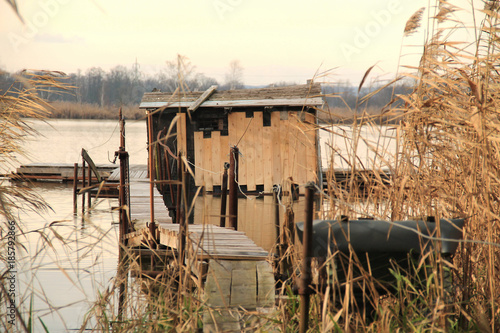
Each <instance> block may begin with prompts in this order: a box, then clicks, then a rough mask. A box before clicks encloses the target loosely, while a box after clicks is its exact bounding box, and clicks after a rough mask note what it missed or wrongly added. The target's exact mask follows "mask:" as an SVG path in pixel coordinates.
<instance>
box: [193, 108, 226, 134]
mask: <svg viewBox="0 0 500 333" xmlns="http://www.w3.org/2000/svg"><path fill="white" fill-rule="evenodd" d="M193 124H194V126H195V128H194V130H195V131H198V132H203V133H204V134H203V137H207V136H206V134H205V132H207V131H209V132H214V131H220V132H221V135H224V134H223V133H227V131H228V121H227V114H225V113H224V114H223V113H221V112H210V113H209V112H206V113H204V114H200V115H197V117H196V119H195V120H194V121H193ZM226 135H227V134H226Z"/></svg>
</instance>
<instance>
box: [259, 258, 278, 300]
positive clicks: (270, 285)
mask: <svg viewBox="0 0 500 333" xmlns="http://www.w3.org/2000/svg"><path fill="white" fill-rule="evenodd" d="M255 267H256V270H257V287H258V288H257V306H258V307H263V308H267V307H273V306H274V304H275V281H274V273H273V267H272V266H271V264H270V263H269V262H267V261H258V262H256V263H255Z"/></svg>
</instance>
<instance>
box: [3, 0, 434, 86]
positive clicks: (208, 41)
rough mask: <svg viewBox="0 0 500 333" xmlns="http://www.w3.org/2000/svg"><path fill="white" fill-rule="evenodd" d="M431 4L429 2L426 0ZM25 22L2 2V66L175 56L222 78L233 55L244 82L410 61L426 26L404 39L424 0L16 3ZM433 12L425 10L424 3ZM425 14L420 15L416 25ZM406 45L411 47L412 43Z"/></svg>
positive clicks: (156, 61)
mask: <svg viewBox="0 0 500 333" xmlns="http://www.w3.org/2000/svg"><path fill="white" fill-rule="evenodd" d="M432 2H433V1H431V3H432ZM18 4H19V7H20V11H21V13H22V16H23V18H24V21H25V24H23V23H21V22H20V20H19V19H18V18H17V16H16V15H15V14H14V12H13V10H12V9H11V8H10V7H9V6H8V5H7V4H6V2H5V1H4V0H0V50H1V52H0V68H2V69H4V70H7V71H17V70H20V69H23V68H30V69H49V70H60V71H64V72H66V73H72V72H76V71H77V70H78V69H80V70H82V71H85V70H87V69H88V68H90V67H93V66H99V67H102V68H103V69H105V70H109V69H110V68H112V67H114V66H116V65H124V66H127V67H130V66H132V64H133V63H134V62H135V61H136V59H137V61H138V63H139V64H140V66H141V69H142V71H144V72H145V73H146V74H150V75H152V74H154V73H155V72H157V71H158V70H160V69H161V68H162V67H164V66H165V62H166V61H168V60H174V59H175V58H176V56H177V54H181V55H184V56H187V57H188V58H189V59H190V61H191V63H192V64H194V65H196V68H197V70H198V71H199V72H202V73H204V74H205V75H207V76H211V77H214V78H216V79H217V80H219V81H221V82H222V81H223V80H224V74H225V73H226V72H227V70H228V67H229V63H230V61H231V60H235V59H237V60H239V61H240V63H241V65H242V66H243V67H244V82H245V83H246V84H248V85H260V84H267V83H271V82H278V81H291V82H296V83H305V81H306V79H308V78H311V77H313V75H314V74H315V72H316V71H318V70H319V71H320V72H321V71H324V70H328V69H331V68H335V70H333V71H332V75H330V76H329V80H330V81H335V80H350V81H351V83H353V84H357V83H359V81H360V80H361V77H362V76H363V73H364V72H365V71H366V70H367V69H368V68H369V67H370V66H372V65H374V64H377V68H376V70H375V71H374V72H373V75H372V77H381V78H383V79H390V78H392V77H393V76H394V73H395V71H396V68H397V64H398V59H399V57H400V49H401V45H402V44H403V48H402V57H401V64H402V65H416V64H417V61H418V54H419V53H420V52H421V50H422V48H421V47H418V46H416V45H422V43H423V41H424V31H425V28H426V27H425V24H424V26H423V27H422V28H421V29H420V33H417V34H415V35H413V36H411V37H409V38H404V39H403V38H402V36H403V30H404V27H405V23H406V21H407V20H408V19H409V17H410V16H411V15H412V14H413V13H414V12H415V11H416V10H418V9H419V8H421V7H426V6H427V5H428V1H424V0H377V1H375V0H357V1H346V0H343V1H340V0H309V1H304V0H301V1H296V0H286V1H284V0H271V1H269V0H267V1H264V0H177V1H170V0H166V1H165V0H163V1H153V0H151V1H140V2H139V1H130V0H106V1H104V0H40V1H28V0H18ZM431 11H432V9H431ZM427 15H428V11H426V13H425V15H424V22H425V20H426V17H427ZM411 45H413V46H411Z"/></svg>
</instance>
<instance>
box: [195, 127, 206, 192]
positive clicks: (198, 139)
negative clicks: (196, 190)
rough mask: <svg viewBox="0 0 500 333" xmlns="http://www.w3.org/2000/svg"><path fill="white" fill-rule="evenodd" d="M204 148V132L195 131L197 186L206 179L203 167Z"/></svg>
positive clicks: (201, 184)
mask: <svg viewBox="0 0 500 333" xmlns="http://www.w3.org/2000/svg"><path fill="white" fill-rule="evenodd" d="M203 149H204V146H203V132H194V164H195V165H196V168H195V170H194V172H195V178H194V180H195V183H196V186H203V182H204V181H205V174H204V171H203V168H202V165H203Z"/></svg>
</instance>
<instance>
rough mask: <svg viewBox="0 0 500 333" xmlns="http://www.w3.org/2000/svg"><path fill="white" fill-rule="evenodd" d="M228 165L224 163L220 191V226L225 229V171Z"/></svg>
mask: <svg viewBox="0 0 500 333" xmlns="http://www.w3.org/2000/svg"><path fill="white" fill-rule="evenodd" d="M228 168H229V165H228V163H227V162H225V163H224V174H223V175H222V189H221V198H220V226H221V227H222V228H225V227H226V208H227V169H228Z"/></svg>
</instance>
